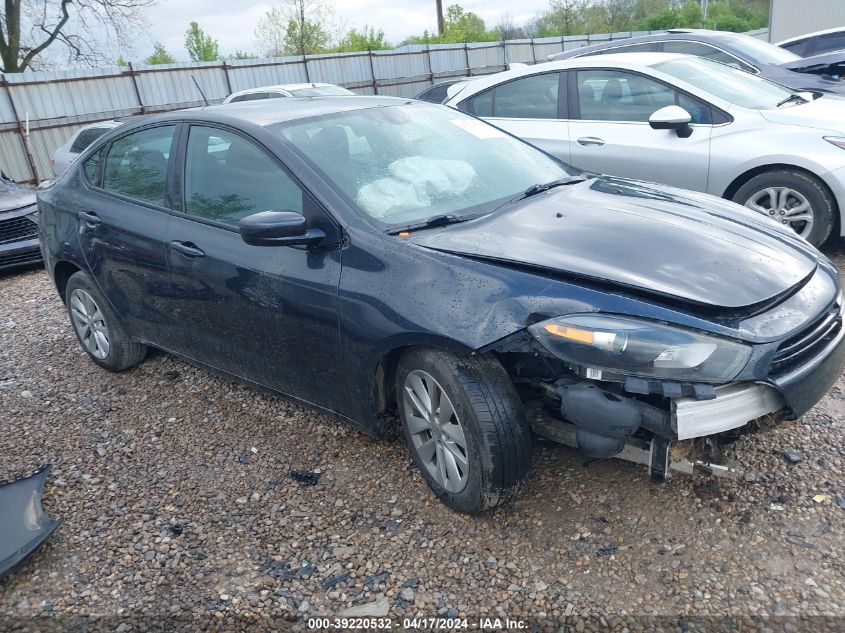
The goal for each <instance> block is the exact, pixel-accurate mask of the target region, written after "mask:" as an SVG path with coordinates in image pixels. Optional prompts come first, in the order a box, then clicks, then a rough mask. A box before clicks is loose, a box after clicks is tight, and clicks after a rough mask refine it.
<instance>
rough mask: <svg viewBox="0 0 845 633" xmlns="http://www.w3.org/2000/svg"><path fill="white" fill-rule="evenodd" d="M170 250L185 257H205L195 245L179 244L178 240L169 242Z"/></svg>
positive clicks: (202, 251) (188, 243) (189, 243)
mask: <svg viewBox="0 0 845 633" xmlns="http://www.w3.org/2000/svg"><path fill="white" fill-rule="evenodd" d="M170 248H172V249H173V250H174V251H177V252H179V253H182V255H184V256H185V257H205V251H204V250H202V249H201V248H199V247H197V245H196V244H193V243H192V242H180V241H179V240H173V241H172V242H170Z"/></svg>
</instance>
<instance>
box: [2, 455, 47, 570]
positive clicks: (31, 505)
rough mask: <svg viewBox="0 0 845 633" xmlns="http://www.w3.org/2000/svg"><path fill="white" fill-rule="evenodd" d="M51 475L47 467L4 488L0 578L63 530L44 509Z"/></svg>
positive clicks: (8, 483) (5, 484) (5, 485)
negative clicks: (43, 495) (46, 490)
mask: <svg viewBox="0 0 845 633" xmlns="http://www.w3.org/2000/svg"><path fill="white" fill-rule="evenodd" d="M49 474H50V466H43V467H42V468H40V469H39V470H38V471H37V472H35V473H34V474H33V475H30V476H29V477H21V478H20V479H16V480H14V481H11V482H7V483H4V484H0V510H2V511H0V578H4V577H5V576H6V575H8V574H9V573H10V572H11V571H12V570H13V569H15V567H17V566H18V565H20V564H21V563H23V562H24V561H25V560H26V559H27V558H28V557H29V556H30V555H31V554H32V553H33V552H34V551H35V550H36V549H38V546H39V545H41V543H43V542H44V541H46V540H47V538H48V537H49V536H50V535H51V534H52V533H53V531H54V530H55V529H56V528H57V527H58V526H59V523H60V521H56V520H54V519H51V518H50V517H48V516H47V515H46V514H44V510H42V508H41V493H42V491H43V490H44V482H45V481H46V479H47V475H49Z"/></svg>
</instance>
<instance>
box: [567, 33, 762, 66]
mask: <svg viewBox="0 0 845 633" xmlns="http://www.w3.org/2000/svg"><path fill="white" fill-rule="evenodd" d="M739 37H749V36H747V35H743V34H742V33H732V32H730V31H710V30H708V29H671V30H669V31H667V32H666V33H655V34H654V35H638V36H636V37H626V38H623V39H618V40H608V41H606V42H601V43H599V44H591V45H590V46H582V47H581V48H573V49H572V50H568V51H563V52H562V53H556V54H555V55H551V57H553V58H557V59H570V58H572V57H579V56H581V55H588V54H589V53H592V52H593V51H604V50H607V49H608V48H615V47H617V46H630V45H631V44H645V43H647V42H662V41H665V40H689V41H701V42H720V43H722V44H725V43H727V42H730V40H731V39H732V38H739Z"/></svg>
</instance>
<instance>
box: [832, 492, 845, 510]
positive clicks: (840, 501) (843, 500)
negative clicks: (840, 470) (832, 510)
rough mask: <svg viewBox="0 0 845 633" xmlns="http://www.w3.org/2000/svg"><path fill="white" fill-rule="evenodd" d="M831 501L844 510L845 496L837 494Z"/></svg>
mask: <svg viewBox="0 0 845 633" xmlns="http://www.w3.org/2000/svg"><path fill="white" fill-rule="evenodd" d="M833 499H834V500H835V501H836V505H838V506H839V507H840V508H842V509H843V510H845V496H842V495H841V494H839V493H838V492H837V493H836V494H835V495H833Z"/></svg>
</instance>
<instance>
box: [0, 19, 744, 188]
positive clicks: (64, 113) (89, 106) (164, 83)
mask: <svg viewBox="0 0 845 633" xmlns="http://www.w3.org/2000/svg"><path fill="white" fill-rule="evenodd" d="M646 34H647V32H625V33H605V34H600V35H576V36H567V37H547V38H533V39H524V40H508V41H499V42H478V43H465V44H438V45H409V46H403V47H401V48H397V49H393V50H386V51H363V52H355V53H334V54H326V55H307V56H304V57H303V56H296V57H279V58H271V59H249V60H239V61H223V62H200V63H190V64H162V65H155V66H147V65H133V64H129V65H128V66H127V67H114V68H97V69H73V70H59V71H41V72H24V73H16V74H5V75H0V170H2V172H3V173H4V174H6V176H8V177H10V178H13V179H15V180H18V181H28V182H40V181H41V180H44V179H45V178H49V177H51V176H52V167H51V162H50V161H51V158H52V155H53V152H54V151H55V150H56V148H57V147H59V146H60V145H62V144H63V143H64V142H65V141H66V140H67V139H68V138H69V137H70V136H71V135H72V134H73V133H74V132H75V131H76V130H77V129H78V128H79V127H81V126H83V125H86V124H88V123H93V122H96V121H103V120H107V119H114V118H123V117H129V116H133V115H139V114H149V113H154V112H165V111H168V110H176V109H181V108H189V107H194V106H199V105H202V104H203V98H202V96H201V95H200V93H199V91H198V90H197V86H196V84H198V85H199V86H200V87H201V89H202V92H203V94H204V95H205V97H206V98H207V99H208V101H209V102H210V103H219V102H220V101H222V100H223V99H224V98H225V97H226V96H228V95H229V94H230V93H232V92H234V91H237V90H243V89H246V88H254V87H258V86H267V85H273V84H285V83H301V82H327V83H334V84H339V85H342V86H345V87H347V88H349V89H350V90H353V91H355V92H358V93H360V94H381V95H393V96H400V97H413V96H414V95H416V94H418V93H419V92H421V91H422V90H423V89H424V88H426V87H428V86H430V85H432V84H434V83H437V82H439V81H443V80H446V79H449V78H454V77H463V76H467V77H468V76H474V75H483V74H489V73H495V72H499V71H502V70H504V69H506V68H507V66H508V64H510V63H513V62H520V63H527V64H533V63H535V62H538V61H544V60H545V59H546V57H547V56H548V55H551V54H553V53H557V52H560V51H561V50H571V49H573V48H579V47H581V46H586V45H588V44H594V43H597V42H604V41H607V40H612V39H623V38H628V37H632V36H635V35H646ZM755 34H756V33H755ZM194 81H196V84H195V83H194Z"/></svg>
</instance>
